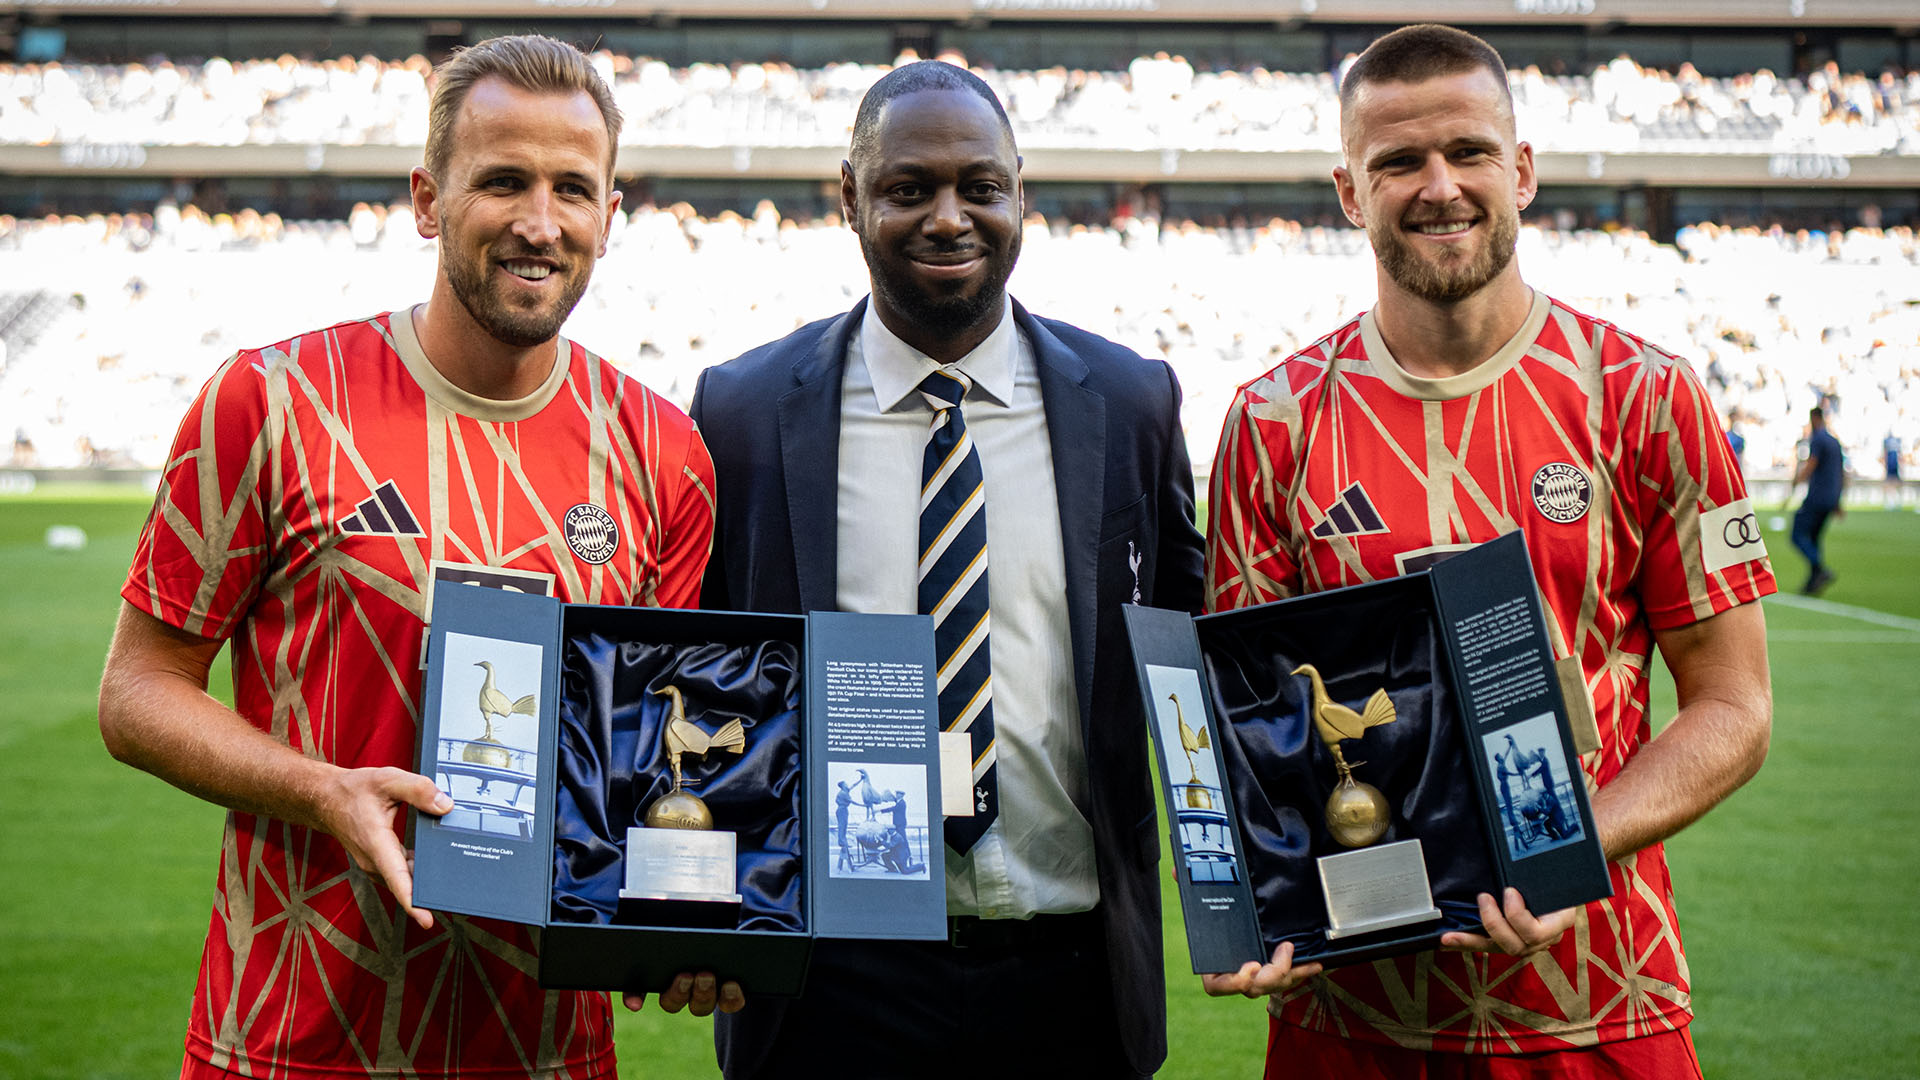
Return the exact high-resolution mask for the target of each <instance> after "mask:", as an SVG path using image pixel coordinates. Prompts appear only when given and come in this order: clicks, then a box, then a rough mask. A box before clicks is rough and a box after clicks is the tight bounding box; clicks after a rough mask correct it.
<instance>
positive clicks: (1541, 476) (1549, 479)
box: [1533, 461, 1593, 525]
mask: <svg viewBox="0 0 1920 1080" xmlns="http://www.w3.org/2000/svg"><path fill="white" fill-rule="evenodd" d="M1533 505H1534V506H1536V507H1538V508H1539V509H1540V513H1541V514H1543V515H1545V516H1546V519H1547V520H1548V521H1557V522H1559V523H1560V524H1562V525H1565V524H1566V523H1567V522H1569V521H1579V520H1580V519H1581V518H1583V517H1586V516H1587V508H1588V507H1590V506H1592V505H1593V482H1592V481H1591V480H1588V479H1587V474H1586V473H1583V472H1581V471H1580V470H1579V469H1577V468H1574V467H1573V466H1572V465H1569V464H1567V463H1566V462H1564V461H1555V462H1552V463H1550V464H1547V465H1542V466H1540V471H1539V472H1536V473H1534V474H1533Z"/></svg>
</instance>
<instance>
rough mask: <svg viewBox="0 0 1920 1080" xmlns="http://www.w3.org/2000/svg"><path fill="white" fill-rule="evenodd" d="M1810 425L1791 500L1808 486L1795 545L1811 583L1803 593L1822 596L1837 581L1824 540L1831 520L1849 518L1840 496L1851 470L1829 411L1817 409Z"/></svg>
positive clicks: (1795, 518) (1809, 416)
mask: <svg viewBox="0 0 1920 1080" xmlns="http://www.w3.org/2000/svg"><path fill="white" fill-rule="evenodd" d="M1807 424H1808V428H1809V430H1808V431H1807V456H1806V459H1805V460H1803V461H1802V462H1800V468H1799V471H1797V472H1795V473H1794V474H1793V485H1792V486H1790V487H1788V489H1787V501H1788V502H1792V501H1793V488H1794V487H1798V486H1799V485H1800V484H1802V483H1804V484H1806V485H1807V497H1806V498H1804V499H1802V500H1800V509H1799V510H1797V511H1795V512H1794V515H1793V546H1794V547H1795V548H1796V549H1798V550H1799V552H1800V554H1801V555H1802V556H1804V557H1805V558H1806V560H1807V583H1806V584H1805V585H1803V586H1801V587H1800V591H1801V592H1803V593H1806V594H1807V595H1808V596H1818V595H1819V594H1820V593H1821V592H1822V591H1824V590H1825V589H1826V587H1827V586H1829V585H1831V584H1833V581H1834V573H1833V569H1832V568H1831V567H1829V566H1828V565H1827V561H1826V557H1825V556H1824V555H1823V554H1822V553H1821V550H1820V539H1821V536H1822V534H1824V533H1825V532H1826V531H1827V519H1828V518H1829V517H1845V516H1846V511H1845V510H1842V509H1841V508H1840V494H1841V493H1842V492H1844V491H1845V490H1846V488H1847V470H1846V463H1845V455H1844V454H1842V453H1841V450H1840V440H1838V439H1836V438H1834V437H1833V434H1832V433H1831V432H1829V431H1828V430H1827V414H1826V411H1825V410H1824V409H1820V408H1818V407H1816V408H1815V409H1813V411H1811V412H1809V413H1808V414H1807Z"/></svg>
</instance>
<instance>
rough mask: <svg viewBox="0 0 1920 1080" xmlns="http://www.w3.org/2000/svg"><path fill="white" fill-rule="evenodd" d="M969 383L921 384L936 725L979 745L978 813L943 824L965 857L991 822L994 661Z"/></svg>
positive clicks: (996, 803) (926, 593) (956, 378)
mask: <svg viewBox="0 0 1920 1080" xmlns="http://www.w3.org/2000/svg"><path fill="white" fill-rule="evenodd" d="M972 385H973V384H972V383H971V382H970V381H968V379H967V377H966V376H965V375H963V374H961V373H960V372H959V371H958V370H957V369H951V370H950V369H942V370H940V371H936V372H934V373H933V374H931V375H929V376H927V377H926V379H925V380H924V381H922V382H921V383H920V393H921V394H922V395H924V396H925V397H926V399H927V404H929V405H931V406H933V410H934V412H933V429H932V432H931V434H930V435H929V436H928V438H927V452H926V456H925V457H924V458H923V459H922V463H921V468H920V612H921V614H924V615H931V616H933V648H934V658H935V660H936V661H937V662H938V664H939V672H940V675H939V686H940V728H941V730H942V731H964V732H966V733H967V734H968V736H969V737H970V738H971V740H972V743H973V755H972V756H973V809H974V815H973V816H972V817H951V818H948V819H947V822H946V836H947V846H948V847H951V848H953V850H955V851H957V852H959V853H960V854H962V855H965V854H966V853H967V852H968V851H970V850H972V848H973V845H974V843H975V842H976V841H978V840H979V839H980V835H981V834H982V833H984V832H986V831H987V826H989V825H992V824H993V819H994V815H995V814H997V813H998V812H999V808H1000V797H999V788H998V782H997V780H996V779H995V770H994V745H993V667H992V663H991V660H990V658H989V651H988V648H987V629H988V622H987V499H986V485H985V483H984V482H983V475H982V473H981V471H980V454H979V452H978V451H977V450H975V449H974V446H973V439H972V437H970V436H969V435H968V434H967V422H966V419H965V418H964V417H963V416H962V415H961V409H960V400H961V399H962V398H964V397H966V396H967V390H968V389H969V388H970V387H971V386H972Z"/></svg>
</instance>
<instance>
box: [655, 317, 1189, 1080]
mask: <svg viewBox="0 0 1920 1080" xmlns="http://www.w3.org/2000/svg"><path fill="white" fill-rule="evenodd" d="M865 313H866V301H865V300H862V301H861V302H860V303H859V304H857V305H855V306H854V308H853V310H852V311H849V312H847V313H846V314H844V315H841V316H838V317H836V318H832V319H823V320H821V321H819V322H816V323H812V324H809V325H807V326H804V327H802V328H800V329H799V330H796V331H794V332H793V333H792V334H789V335H788V336H787V337H785V338H782V339H780V340H779V341H775V342H772V343H771V344H767V345H763V346H761V347H760V348H758V349H755V350H753V351H751V352H749V353H746V354H745V355H743V356H740V357H738V358H736V359H734V360H732V361H731V362H729V363H726V364H722V365H720V366H718V367H714V368H709V369H707V370H706V371H705V372H704V373H702V375H701V376H700V383H699V388H698V389H697V390H696V391H695V393H694V397H693V408H692V413H693V418H694V420H695V421H696V422H697V423H698V424H699V425H700V429H701V431H702V433H703V434H704V436H705V438H706V441H707V445H708V447H709V448H710V450H711V452H712V454H713V460H714V468H715V473H716V477H717V479H716V484H717V493H718V496H719V507H718V512H717V515H716V517H717V520H716V522H715V528H714V548H713V557H712V560H711V561H710V562H709V563H708V566H707V574H706V579H705V582H704V587H703V589H702V592H701V606H702V607H704V608H709V609H723V610H739V611H771V612H805V611H818V610H833V609H834V608H835V607H836V606H837V604H836V596H835V592H836V590H835V582H836V580H837V578H836V575H837V572H838V564H837V559H836V551H835V547H836V542H837V535H838V511H837V500H838V484H839V457H840V399H841V376H842V372H843V370H844V367H845V363H844V361H845V357H846V351H847V342H848V339H849V338H850V337H851V336H852V335H853V334H855V333H857V332H858V331H859V327H860V323H861V320H862V319H863V318H864V316H865ZM1013 316H1014V319H1015V321H1016V322H1017V323H1018V325H1019V327H1020V329H1021V330H1022V331H1023V332H1024V333H1025V334H1026V335H1027V339H1028V341H1030V342H1031V343H1032V345H1033V350H1034V355H1035V358H1036V360H1037V362H1038V368H1039V375H1040V392H1041V398H1042V400H1043V402H1044V404H1045V410H1046V418H1047V432H1048V438H1049V441H1050V442H1051V443H1052V448H1053V471H1054V488H1055V490H1056V491H1057V492H1058V497H1059V503H1060V532H1061V540H1062V546H1063V548H1064V555H1065V561H1066V580H1067V593H1066V596H1065V598H1064V599H1065V601H1066V604H1067V622H1068V626H1069V629H1070V633H1071V637H1072V641H1073V673H1074V684H1075V686H1076V688H1077V689H1078V691H1079V703H1080V730H1081V736H1082V740H1083V745H1084V746H1085V747H1086V754H1087V766H1088V776H1089V779H1090V785H1089V786H1090V789H1091V796H1090V797H1091V805H1090V806H1089V807H1085V808H1084V809H1086V810H1087V811H1088V817H1089V819H1090V822H1091V824H1092V826H1093V838H1094V849H1095V856H1096V861H1097V865H1098V873H1099V881H1100V911H1101V913H1102V914H1103V916H1104V921H1105V927H1106V942H1107V955H1108V957H1109V964H1110V966H1111V971H1112V993H1113V998H1114V1007H1115V1014H1116V1016H1117V1017H1118V1018H1119V1028H1120V1031H1121V1036H1122V1039H1123V1041H1124V1042H1125V1044H1126V1045H1125V1049H1126V1052H1127V1057H1128V1059H1129V1060H1130V1061H1131V1062H1132V1063H1133V1065H1134V1066H1135V1067H1136V1068H1137V1069H1139V1071H1140V1072H1142V1073H1152V1072H1153V1071H1154V1070H1155V1069H1157V1068H1158V1067H1159V1066H1160V1063H1161V1062H1162V1061H1163V1060H1164V1059H1165V1058H1166V1047H1167V1043H1166V981H1165V969H1164V966H1163V962H1162V959H1161V927H1160V881H1159V876H1158V873H1157V866H1158V864H1159V861H1160V830H1159V826H1158V823H1157V821H1156V819H1155V814H1154V803H1153V791H1152V784H1151V781H1150V779H1149V774H1148V771H1147V731H1146V724H1145V722H1144V720H1143V719H1142V717H1141V713H1140V706H1139V696H1138V691H1137V690H1136V689H1135V686H1134V676H1133V661H1132V657H1131V655H1130V653H1129V651H1128V648H1127V637H1126V630H1125V628H1124V627H1123V625H1122V622H1121V614H1120V613H1121V607H1122V605H1124V604H1127V603H1130V602H1138V603H1141V604H1147V605H1152V606H1155V607H1166V608H1176V609H1181V610H1186V611H1198V610H1199V608H1200V604H1201V591H1202V587H1203V586H1202V570H1203V563H1204V551H1203V547H1202V543H1201V538H1200V534H1199V532H1198V531H1196V529H1195V528H1194V523H1193V473H1192V468H1191V466H1190V465H1189V464H1188V460H1187V449H1186V440H1185V437H1184V436H1183V434H1182V432H1181V428H1180V386H1179V383H1178V382H1177V381H1176V380H1175V379H1174V376H1173V372H1172V369H1170V368H1169V367H1167V365H1166V364H1164V363H1160V362H1158V361H1150V360H1145V359H1142V358H1141V357H1139V356H1137V355H1135V354H1134V353H1133V352H1131V351H1130V350H1128V349H1125V348H1122V347H1121V346H1119V345H1116V344H1114V343H1113V342H1110V341H1107V340H1106V339H1104V338H1100V337H1096V336H1095V335H1093V334H1089V333H1087V332H1085V331H1083V330H1079V329H1076V328H1074V327H1072V326H1069V325H1067V324H1065V323H1061V322H1055V321H1053V320H1050V319H1037V318H1034V317H1033V316H1031V315H1029V314H1027V312H1026V310H1025V309H1024V308H1022V307H1021V306H1020V305H1018V304H1015V305H1014V308H1013ZM1136 558H1137V560H1138V566H1137V568H1136V567H1135V565H1134V560H1135V559H1136ZM753 1007H754V1006H753V1005H752V1004H750V1005H749V1009H752V1008H753ZM721 1020H722V1023H721V1025H720V1028H719V1038H720V1040H721V1042H722V1045H723V1055H724V1054H725V1051H726V1050H728V1049H732V1050H736V1051H737V1052H739V1053H742V1054H744V1055H746V1056H748V1057H751V1056H753V1055H754V1054H756V1053H757V1052H758V1050H757V1049H756V1048H752V1047H748V1046H744V1045H742V1046H739V1047H728V1046H727V1045H726V1044H727V1042H728V1040H729V1038H730V1034H739V1035H741V1037H742V1038H746V1037H749V1033H745V1032H737V1031H736V1029H737V1028H738V1026H739V1025H736V1024H732V1023H729V1022H728V1021H729V1020H730V1018H727V1017H722V1018H721Z"/></svg>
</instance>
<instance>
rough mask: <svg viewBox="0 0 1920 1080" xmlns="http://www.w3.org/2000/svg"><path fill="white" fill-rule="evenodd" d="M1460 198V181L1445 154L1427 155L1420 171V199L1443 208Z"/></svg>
mask: <svg viewBox="0 0 1920 1080" xmlns="http://www.w3.org/2000/svg"><path fill="white" fill-rule="evenodd" d="M1459 197H1460V179H1459V177H1458V176H1456V175H1455V173H1454V169H1453V163H1452V162H1451V161H1448V160H1447V156H1446V155H1445V154H1432V155H1429V156H1428V158H1427V161H1426V167H1425V168H1423V169H1422V170H1421V171H1420V198H1421V199H1422V200H1424V201H1426V202H1430V203H1434V204H1436V205H1441V206H1444V205H1446V204H1447V203H1450V202H1453V201H1454V200H1455V199H1458V198H1459Z"/></svg>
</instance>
